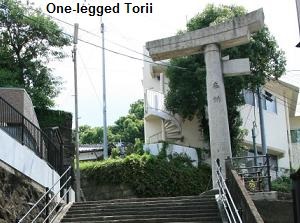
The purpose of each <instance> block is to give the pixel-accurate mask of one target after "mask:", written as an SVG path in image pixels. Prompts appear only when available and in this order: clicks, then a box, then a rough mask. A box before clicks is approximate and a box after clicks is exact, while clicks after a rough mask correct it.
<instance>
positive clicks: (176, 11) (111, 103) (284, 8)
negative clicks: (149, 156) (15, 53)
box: [31, 0, 300, 126]
mask: <svg viewBox="0 0 300 223" xmlns="http://www.w3.org/2000/svg"><path fill="white" fill-rule="evenodd" d="M31 2H34V3H35V4H36V6H40V7H41V8H42V10H43V11H44V12H45V13H47V12H46V4H47V3H49V2H50V0H35V1H32V0H31ZM51 2H54V3H56V4H63V5H69V4H74V3H76V2H79V3H82V2H84V1H83V0H76V1H75V0H66V1H59V0H51ZM85 2H87V3H90V4H100V3H102V4H105V2H108V3H109V4H111V5H114V4H115V3H117V2H119V3H120V4H123V3H124V2H128V0H127V1H125V0H118V1H116V0H110V1H96V0H86V1H85ZM129 2H132V3H133V4H137V5H138V4H141V3H146V2H148V3H150V2H152V4H153V13H152V14H143V15H141V14H126V13H120V14H109V15H104V17H103V21H104V23H105V26H106V31H105V36H106V39H107V41H106V44H105V45H106V46H105V47H106V48H108V49H112V50H115V51H118V52H121V53H125V54H129V55H131V56H135V57H138V58H141V59H142V56H141V55H140V54H135V53H133V52H131V51H128V50H126V49H124V48H121V47H120V46H118V45H116V44H114V43H118V44H120V45H122V46H126V47H128V48H130V49H133V50H135V51H138V52H141V53H142V52H143V46H144V45H145V42H146V41H149V40H154V39H158V38H162V37H167V36H171V35H174V34H175V33H176V32H177V31H178V30H180V29H184V28H185V23H186V20H187V19H190V18H192V17H193V16H194V15H196V14H197V12H201V11H202V10H203V8H204V7H205V6H206V5H207V4H208V3H214V4H235V5H242V6H244V7H245V8H246V9H247V10H248V11H253V10H256V9H258V8H261V7H263V9H264V13H265V23H266V24H267V25H268V27H269V28H270V31H271V33H272V34H273V35H274V36H275V38H276V40H277V42H278V44H279V47H280V48H281V49H283V50H284V51H285V52H286V56H287V59H288V64H287V70H300V64H299V63H300V62H299V58H300V49H298V48H296V47H295V45H296V44H297V43H298V42H299V41H300V38H299V31H298V22H297V15H296V6H295V1H294V0H286V1H279V0H275V1H274V0H251V1H249V0H244V1H243V0H209V1H207V0H187V1H182V0H148V1H141V0H131V1H129ZM51 15H52V16H54V17H57V18H59V19H62V20H64V21H66V22H68V23H71V24H73V23H75V22H78V23H79V27H80V28H83V29H85V30H88V31H90V32H92V33H94V34H97V35H99V37H95V36H92V35H90V34H88V33H85V32H83V31H79V38H81V39H84V40H86V41H89V42H92V43H95V44H97V45H101V39H100V18H99V17H96V16H95V17H90V16H87V15H83V14H80V15H74V14H63V15H62V14H51ZM58 24H59V25H61V26H62V27H64V30H65V32H67V33H69V34H73V28H72V27H71V26H68V25H65V24H63V23H61V22H58ZM65 51H66V53H67V54H69V55H71V47H70V48H66V49H65ZM78 54H79V55H78V83H79V117H80V120H79V125H83V124H88V125H91V126H99V125H102V107H101V106H102V85H101V83H102V79H101V77H102V65H101V61H102V58H101V49H99V48H96V47H93V46H89V45H87V44H84V43H81V42H79V44H78ZM106 62H107V63H106V78H107V118H108V124H113V122H114V121H115V120H117V119H118V118H119V117H120V116H122V115H126V114H127V111H128V109H129V105H130V104H131V103H132V102H134V101H136V100H137V99H140V98H143V88H142V83H141V80H142V67H143V62H141V61H137V60H132V59H129V58H126V57H122V56H120V55H115V54H112V53H109V52H107V53H106ZM51 66H52V67H53V69H54V74H56V75H57V76H61V77H62V79H63V81H64V86H63V87H64V89H63V91H62V93H61V94H60V96H59V97H58V98H57V100H56V103H57V106H56V107H55V108H56V109H60V110H66V111H70V112H73V111H74V97H73V96H72V95H74V87H73V63H72V59H71V57H69V58H66V59H64V60H63V61H61V62H53V63H51ZM288 74H289V75H288V76H287V77H285V79H286V80H288V81H290V82H292V83H293V84H297V83H299V82H300V71H299V72H288ZM297 85H298V84H297Z"/></svg>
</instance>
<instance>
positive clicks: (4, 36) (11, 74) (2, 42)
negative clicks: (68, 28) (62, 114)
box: [0, 0, 70, 108]
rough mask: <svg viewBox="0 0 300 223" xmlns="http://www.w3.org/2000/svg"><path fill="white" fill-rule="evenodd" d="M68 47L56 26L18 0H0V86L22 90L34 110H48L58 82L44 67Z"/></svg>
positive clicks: (65, 37)
mask: <svg viewBox="0 0 300 223" xmlns="http://www.w3.org/2000/svg"><path fill="white" fill-rule="evenodd" d="M69 44H70V38H69V37H67V36H66V35H64V33H63V32H62V30H61V29H60V28H59V27H58V25H57V24H56V23H55V22H54V21H52V20H51V19H49V18H48V17H46V16H44V15H43V14H42V13H41V12H40V11H38V10H32V9H30V8H29V7H27V6H24V5H22V4H21V3H20V2H19V1H14V0H0V57H1V61H0V86H1V87H22V88H25V89H26V91H27V92H28V94H29V95H30V96H31V98H32V101H33V104H34V105H35V106H37V107H42V108H46V107H51V106H53V105H54V101H53V98H54V97H56V96H57V94H58V93H59V91H60V85H61V82H60V80H59V79H58V78H56V77H54V76H53V75H52V73H51V72H52V71H51V69H50V68H48V67H47V64H48V62H49V61H50V60H52V59H61V58H63V57H64V56H65V55H64V53H63V51H62V48H63V47H64V46H66V45H69Z"/></svg>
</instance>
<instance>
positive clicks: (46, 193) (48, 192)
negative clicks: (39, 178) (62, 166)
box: [18, 166, 71, 223]
mask: <svg viewBox="0 0 300 223" xmlns="http://www.w3.org/2000/svg"><path fill="white" fill-rule="evenodd" d="M70 170H71V166H69V167H68V168H67V169H66V171H65V172H64V173H63V174H62V175H61V176H60V178H59V179H58V180H57V181H56V182H55V183H54V184H53V185H52V187H51V188H49V189H48V190H46V192H45V193H44V194H43V196H41V197H40V199H39V200H38V201H37V202H36V203H35V204H34V205H33V206H32V207H31V208H30V209H29V210H28V211H27V212H26V214H25V215H24V216H23V217H22V218H21V219H20V220H19V221H18V223H21V222H23V221H24V220H25V218H26V217H27V216H28V215H29V214H30V213H31V211H32V210H33V209H34V208H36V207H37V205H38V204H39V203H40V202H41V201H42V200H43V199H44V198H45V197H46V196H47V195H49V194H50V192H51V191H52V189H53V188H54V187H55V186H56V185H57V183H58V182H60V180H61V179H62V178H63V177H64V176H65V175H66V174H67V172H68V171H70ZM70 180H71V176H69V178H68V179H67V180H66V182H65V183H64V184H63V186H60V188H59V191H58V192H57V193H56V195H57V194H58V193H59V192H60V191H61V190H62V189H63V188H64V186H65V185H66V184H67V183H68V182H69V181H70ZM56 195H55V196H56ZM55 196H53V198H54V197H55ZM53 198H52V199H51V201H52V200H53ZM44 209H45V208H44ZM44 209H43V210H42V211H44ZM42 211H40V213H38V216H39V215H40V214H41V212H42ZM38 216H37V217H38ZM34 220H36V219H34ZM32 222H34V221H32Z"/></svg>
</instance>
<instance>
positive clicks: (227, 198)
mask: <svg viewBox="0 0 300 223" xmlns="http://www.w3.org/2000/svg"><path fill="white" fill-rule="evenodd" d="M215 162H216V164H217V171H216V174H217V183H218V187H219V199H220V201H221V202H222V205H223V207H224V210H225V213H226V216H227V218H228V221H229V223H232V222H233V223H242V219H241V216H240V214H239V211H238V209H237V208H236V206H235V204H234V201H233V199H232V196H231V194H230V192H229V190H228V187H227V185H226V182H225V180H224V177H223V175H222V172H221V166H220V160H219V159H217V160H216V161H215Z"/></svg>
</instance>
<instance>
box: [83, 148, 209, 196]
mask: <svg viewBox="0 0 300 223" xmlns="http://www.w3.org/2000/svg"><path fill="white" fill-rule="evenodd" d="M80 169H81V172H82V174H83V175H84V176H86V178H87V179H88V181H95V182H96V183H97V184H100V185H105V184H106V185H118V184H121V183H123V184H126V185H128V186H129V187H130V188H131V189H132V190H133V191H134V192H135V194H136V195H137V196H138V197H158V196H162V197H163V196H183V195H197V194H200V193H201V192H204V191H205V190H207V189H209V188H210V185H209V184H210V178H211V169H210V167H208V166H206V165H201V166H200V167H198V168H197V167H194V166H192V165H191V163H190V162H188V161H186V160H185V159H183V158H182V157H177V158H176V157H175V158H171V159H170V160H169V161H168V160H167V159H162V158H159V157H155V156H153V155H150V154H143V155H138V154H131V155H129V156H127V157H125V158H124V159H121V158H117V159H108V160H105V161H93V162H92V161H89V162H82V163H80Z"/></svg>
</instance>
